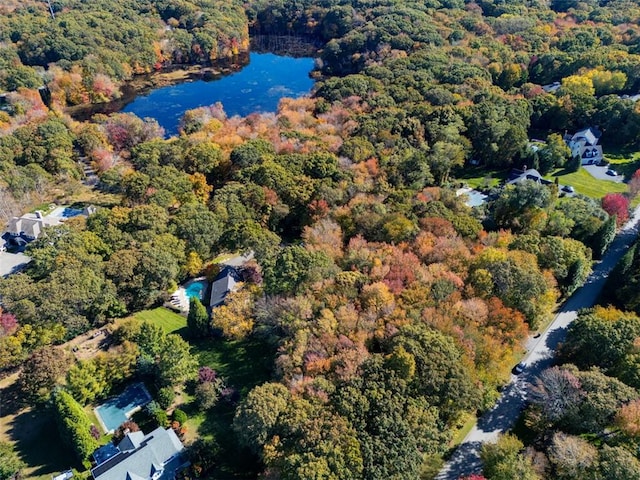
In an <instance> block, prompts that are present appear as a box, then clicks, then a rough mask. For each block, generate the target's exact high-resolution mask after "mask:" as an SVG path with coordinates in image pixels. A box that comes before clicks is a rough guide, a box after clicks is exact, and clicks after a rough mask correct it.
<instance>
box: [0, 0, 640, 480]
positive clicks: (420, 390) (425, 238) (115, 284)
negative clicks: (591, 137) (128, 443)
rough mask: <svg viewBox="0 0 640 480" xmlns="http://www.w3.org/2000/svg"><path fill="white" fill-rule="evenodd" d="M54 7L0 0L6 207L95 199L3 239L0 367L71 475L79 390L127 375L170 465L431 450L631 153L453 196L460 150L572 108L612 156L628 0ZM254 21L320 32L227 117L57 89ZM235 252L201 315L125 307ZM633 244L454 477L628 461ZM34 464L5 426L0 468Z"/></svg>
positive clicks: (442, 442)
mask: <svg viewBox="0 0 640 480" xmlns="http://www.w3.org/2000/svg"><path fill="white" fill-rule="evenodd" d="M52 10H53V15H52V14H51V12H50V11H49V9H48V8H47V5H46V3H45V2H36V1H28V2H24V4H22V3H21V2H7V3H6V5H4V6H2V7H0V13H2V15H1V16H0V38H1V39H2V42H1V43H0V91H4V92H5V94H4V95H3V96H2V101H3V102H4V103H2V104H1V105H0V107H1V108H0V218H2V219H3V221H8V220H9V219H10V218H11V217H12V216H14V215H20V214H22V213H24V212H26V211H32V210H35V209H36V208H39V205H42V204H48V203H50V202H51V201H56V202H60V203H69V204H76V205H77V204H81V205H87V204H93V205H97V206H98V207H99V208H98V210H97V212H96V213H95V214H93V215H91V216H89V217H88V218H86V219H84V218H81V217H78V218H75V219H70V220H68V221H66V222H65V223H64V224H62V225H59V226H55V227H51V228H48V229H46V230H45V231H44V233H43V234H42V235H41V236H40V237H39V238H38V239H37V240H35V241H33V242H31V243H30V244H29V245H28V247H27V250H26V254H27V255H28V256H29V257H31V259H32V260H31V261H30V263H29V264H28V265H27V266H26V268H25V269H24V270H22V271H20V272H19V273H15V274H12V275H10V276H7V277H6V278H3V279H0V308H1V310H0V373H1V375H0V376H2V377H4V378H9V377H10V376H11V375H16V376H17V377H16V378H17V380H16V383H15V385H14V387H13V389H14V390H11V391H12V392H14V391H15V398H13V400H12V401H13V402H15V403H16V404H17V405H19V406H20V408H22V407H25V406H36V407H37V408H38V409H41V410H42V411H44V412H46V415H47V416H48V417H47V418H50V419H51V422H52V424H53V423H55V425H56V426H57V429H58V430H59V436H60V438H61V439H62V440H63V443H64V445H65V446H66V447H65V448H67V454H68V458H69V462H74V463H73V465H74V468H75V472H76V475H77V476H79V477H80V478H90V474H89V471H88V470H87V468H88V466H89V465H90V455H91V453H92V452H93V450H94V449H95V448H96V447H97V446H99V445H101V444H103V443H105V442H109V441H111V438H110V437H108V438H107V437H106V436H103V435H101V433H100V432H97V431H95V426H94V427H92V426H91V421H90V418H89V417H88V416H87V411H88V410H91V406H92V405H95V404H96V402H98V401H101V400H103V399H105V398H107V397H109V396H110V395H112V394H114V393H119V392H120V391H121V390H122V388H123V387H124V386H125V385H127V384H128V383H129V382H131V381H132V380H133V379H136V380H140V381H143V382H144V383H145V384H146V385H147V386H148V387H149V389H150V391H151V392H152V395H153V396H154V402H152V404H150V406H149V407H148V408H146V409H145V410H144V412H143V413H142V414H141V415H140V416H139V417H136V419H135V420H136V421H135V422H134V423H133V424H132V425H128V426H125V427H126V428H130V429H131V428H141V429H143V430H144V431H145V432H146V431H148V430H149V429H150V428H153V427H155V426H170V427H172V428H174V430H175V431H176V432H177V433H178V434H179V435H180V436H181V438H183V439H184V440H185V442H186V443H187V444H188V450H189V458H190V459H191V463H192V468H191V469H190V470H189V471H188V472H186V473H185V474H184V475H185V478H262V479H272V478H273V479H276V478H282V479H314V480H321V479H322V480H325V479H326V480H337V479H351V478H352V479H367V480H377V479H389V478H394V479H416V478H421V479H430V478H433V477H434V475H435V474H436V473H437V471H438V470H439V468H440V467H441V465H442V463H443V461H444V459H445V458H446V457H447V456H448V455H450V453H451V448H452V447H454V446H455V444H456V442H459V441H460V439H459V438H458V437H459V435H460V432H462V431H464V427H465V425H466V424H468V422H469V421H470V419H473V418H474V417H475V415H476V414H477V413H481V412H483V411H486V410H487V409H489V408H490V407H491V406H492V405H493V404H494V402H495V401H496V399H497V398H498V397H499V395H500V390H501V388H502V387H503V386H504V385H505V384H506V383H507V382H509V381H510V377H511V373H510V372H511V369H512V367H513V366H514V365H515V364H516V363H517V362H518V361H519V359H520V358H521V357H522V355H523V354H524V342H525V340H526V339H527V338H528V337H529V336H530V335H533V334H535V333H536V332H539V331H541V330H543V329H544V328H546V326H547V325H548V323H549V321H550V319H551V318H552V316H553V312H554V311H555V309H556V308H557V306H558V304H559V303H561V302H563V301H564V300H566V299H567V298H569V297H570V296H571V294H572V293H573V292H575V291H576V290H577V289H578V288H579V287H580V286H582V285H583V283H584V282H585V280H586V279H587V277H588V275H589V274H590V272H591V270H592V265H593V262H594V261H597V260H598V259H600V258H601V257H602V255H603V254H604V253H605V252H606V251H607V249H608V248H609V246H610V244H611V242H612V241H613V239H614V236H615V233H616V229H617V228H619V227H620V226H621V225H622V224H623V223H624V222H625V221H626V219H627V218H628V217H629V212H630V208H632V206H636V205H637V202H638V198H637V194H638V192H640V174H636V175H633V176H631V175H629V181H628V184H625V185H624V186H623V188H624V191H623V192H622V193H620V191H617V192H611V193H608V194H606V195H604V194H603V195H600V196H588V195H584V194H581V193H580V192H578V193H577V194H575V195H567V194H565V193H563V191H562V190H561V189H560V187H559V184H558V183H554V182H553V181H551V182H550V184H549V185H546V184H542V183H536V182H533V181H524V182H520V183H515V184H513V185H509V186H504V187H497V186H493V187H491V186H487V187H486V191H487V193H488V194H489V201H488V202H487V203H486V204H485V205H483V206H480V207H475V208H471V207H469V206H467V204H466V203H465V198H464V196H457V195H456V189H457V188H459V187H460V186H462V185H463V184H464V182H465V180H466V179H467V178H468V177H469V172H470V171H480V172H481V175H485V174H486V175H487V179H489V175H490V172H496V171H508V170H509V169H510V168H512V167H515V168H521V167H522V166H523V165H528V166H530V167H533V168H536V169H537V170H539V171H540V172H541V173H542V174H552V173H553V174H555V173H554V172H558V171H562V172H565V171H566V172H575V171H577V170H578V169H579V168H580V165H579V163H580V162H579V159H578V161H577V162H576V159H575V158H571V153H570V151H569V149H568V148H567V147H566V145H565V144H564V141H563V139H562V134H563V133H565V132H566V131H569V132H574V131H577V130H579V129H582V128H585V127H587V126H598V128H599V129H600V130H601V131H602V132H603V135H602V144H603V146H604V148H605V152H615V153H616V154H621V155H633V152H635V151H636V150H637V149H638V147H639V146H640V107H639V106H638V105H636V103H635V102H634V100H633V99H632V98H630V97H631V96H633V95H635V94H637V93H639V92H640V75H639V72H640V51H639V48H640V45H639V43H638V42H639V41H640V27H639V26H638V25H639V21H640V7H638V5H637V4H636V3H635V2H631V1H627V0H613V1H610V2H595V1H573V0H552V1H551V2H538V1H529V2H523V1H521V0H507V1H491V0H486V1H485V0H478V1H466V2H463V1H459V0H443V1H438V0H431V1H426V2H417V1H414V0H409V1H399V0H358V1H355V0H350V1H348V0H322V1H311V0H296V1H290V2H284V1H281V0H268V1H267V0H249V1H247V2H244V3H243V2H238V1H236V0H180V1H165V0H144V1H125V0H120V1H105V0H99V1H92V2H84V1H80V0H54V1H52ZM250 34H256V35H258V34H259V35H288V36H300V37H302V38H307V39H313V41H314V42H320V43H321V44H322V48H321V49H320V51H319V52H318V60H317V72H316V76H317V78H318V81H317V82H316V86H315V88H314V91H313V92H312V94H311V95H310V96H308V97H304V98H299V99H283V100H282V101H281V102H280V105H279V107H278V110H277V112H272V113H255V114H251V115H249V116H247V117H228V116H227V115H226V114H225V111H224V106H223V105H220V104H213V105H210V106H205V107H201V108H198V109H195V110H190V111H187V112H185V114H184V116H183V117H182V120H181V124H180V134H179V135H177V136H174V137H170V138H166V137H165V135H164V131H163V130H162V128H161V127H160V126H159V125H158V123H157V122H156V121H154V120H153V119H148V118H147V119H140V118H137V117H135V116H134V115H132V114H126V113H113V114H109V115H104V114H100V115H95V116H94V117H93V118H92V119H91V120H90V121H86V122H79V121H75V120H73V119H72V118H71V117H70V116H69V115H68V114H67V113H66V110H65V109H66V107H67V106H69V105H76V104H87V103H100V102H105V101H108V100H110V99H113V98H116V97H118V96H119V95H120V91H121V90H120V89H121V87H122V86H124V85H126V82H128V81H129V80H130V79H131V78H133V77H134V76H136V75H140V74H147V73H150V72H153V71H160V70H163V69H164V68H167V67H170V66H176V65H185V64H196V65H203V66H207V65H212V64H216V62H222V61H227V59H233V56H234V55H235V54H237V53H239V52H242V51H245V50H247V49H248V47H249V36H250ZM553 82H558V84H557V87H558V88H557V89H555V90H554V91H547V90H545V89H544V88H543V86H547V85H549V84H553ZM39 89H40V90H39ZM43 90H44V91H45V92H47V93H46V94H42V91H43ZM531 138H543V139H544V142H543V143H542V146H541V147H540V148H535V149H534V148H531V142H530V139H531ZM80 158H83V159H87V161H89V162H90V163H91V165H92V168H94V169H95V171H96V172H97V173H98V176H99V183H98V185H97V186H96V187H95V188H89V187H87V186H86V185H84V184H83V183H82V180H83V172H82V168H81V165H80V163H79V161H78V160H79V159H80ZM632 165H634V168H636V169H637V168H638V166H635V164H632ZM631 173H632V174H633V171H632V172H631ZM246 252H253V254H254V259H253V260H251V261H250V262H249V263H247V264H245V265H244V266H243V267H242V269H241V271H240V273H241V275H242V283H243V287H242V289H240V290H239V291H238V292H236V293H233V294H231V295H229V296H228V297H227V300H226V301H225V303H224V305H222V306H220V307H217V308H215V309H214V311H213V315H212V319H211V320H210V319H209V316H208V314H207V311H206V307H209V305H207V304H206V301H205V302H204V303H205V304H204V305H203V304H202V303H201V302H200V301H197V300H194V301H192V304H191V307H190V314H189V316H188V318H186V319H183V320H184V322H185V324H184V328H183V329H180V330H176V331H166V330H164V329H163V328H162V327H161V326H160V324H159V323H158V322H155V321H154V320H153V319H152V320H140V319H139V318H137V317H136V316H135V315H136V314H139V313H141V312H149V311H152V312H153V311H154V310H149V309H152V308H155V307H158V306H159V305H162V304H163V303H165V302H167V301H168V300H169V299H170V294H171V293H172V292H173V291H175V290H176V288H177V285H178V284H181V283H183V282H184V281H185V280H188V279H191V278H194V277H201V276H204V277H206V278H209V279H212V278H215V276H216V275H217V273H218V269H219V267H218V265H217V264H216V263H217V261H216V259H217V258H218V257H219V256H220V255H221V254H237V253H246ZM639 255H640V253H638V247H637V246H636V247H632V248H631V249H630V250H629V251H628V252H627V254H626V255H625V257H624V258H623V261H622V262H621V263H620V265H618V266H617V267H616V269H615V270H614V272H613V274H612V275H611V277H610V279H609V283H608V286H607V287H606V289H605V294H604V296H603V298H602V299H601V304H602V305H601V306H596V307H594V308H593V309H590V310H585V311H582V312H581V313H580V316H579V318H578V320H576V321H575V322H574V323H573V324H572V325H571V326H570V328H569V331H568V337H567V341H566V342H565V343H564V344H563V346H562V349H561V351H560V352H559V354H558V358H557V365H556V366H554V367H553V368H551V369H549V370H547V371H545V372H543V374H542V375H541V376H540V377H539V378H537V379H536V380H535V382H534V384H533V385H532V388H531V391H532V395H531V398H530V403H529V405H528V407H527V409H526V410H525V411H524V413H523V415H522V418H521V420H520V422H519V424H518V427H517V428H516V430H515V431H514V432H513V434H509V435H505V436H503V437H501V438H500V440H499V441H498V443H496V444H494V445H488V446H486V447H485V448H484V449H483V451H482V454H481V456H482V461H483V474H482V475H475V476H472V477H469V479H470V480H473V479H475V480H478V479H482V478H486V479H487V480H502V479H504V480H507V479H513V478H523V479H547V478H548V479H551V478H554V479H555V478H559V479H594V480H596V479H597V480H608V479H611V480H613V479H622V478H624V479H635V478H638V479H640V460H639V459H638V446H639V445H640V443H639V442H640V427H639V426H638V425H639V419H638V415H639V412H640V408H639V406H640V390H639V389H640V380H639V378H640V377H639V376H638V368H639V365H638V358H639V357H638V345H639V339H640V319H639V317H638V315H639V314H640V306H639V305H640V301H639V299H638V293H637V288H636V287H637V283H638V281H640V280H639V276H640V259H639V258H638V256H639ZM132 316H133V317H132ZM93 329H107V330H108V331H109V332H110V335H111V337H112V339H113V340H112V344H111V345H110V346H109V348H108V349H107V350H106V351H104V352H101V353H99V354H98V355H97V356H95V357H94V358H91V359H86V360H77V359H75V358H74V357H72V356H70V355H71V354H70V352H69V351H68V350H67V349H66V348H65V345H68V344H67V342H72V341H73V340H74V339H75V338H77V337H78V336H80V335H83V334H85V333H86V332H89V331H93ZM225 355H226V356H225ZM252 355H253V357H252ZM212 358H215V359H218V360H216V361H217V362H218V363H217V364H215V363H214V362H213V361H212V360H211V359H212ZM219 358H223V361H219ZM233 358H241V359H243V362H244V363H242V362H239V363H237V364H236V363H233V362H232V361H231V360H230V359H233ZM251 361H253V362H254V363H251ZM229 364H232V365H233V367H234V369H235V368H236V367H238V371H234V370H233V369H230V368H228V365H229ZM216 365H221V367H219V366H216ZM225 365H226V367H227V369H226V370H225ZM213 367H216V368H213ZM240 367H242V368H240ZM247 368H248V369H249V370H251V369H253V371H250V372H248V373H247V372H245V371H244V370H243V369H247ZM0 385H2V384H0ZM3 390H4V389H3ZM4 397H5V398H7V396H4ZM3 406H4V405H3ZM123 431H124V427H123V428H122V429H120V430H118V431H116V438H122V435H123ZM0 433H3V432H0ZM32 467H35V466H34V465H30V464H29V462H28V455H27V453H26V452H25V450H24V447H23V445H21V444H20V443H19V442H14V441H11V438H8V436H7V435H5V434H4V433H3V435H2V436H0V479H15V478H18V477H17V475H19V474H20V472H23V474H24V472H32V471H33V470H29V469H30V468H32ZM47 473H51V472H47ZM47 478H48V477H47Z"/></svg>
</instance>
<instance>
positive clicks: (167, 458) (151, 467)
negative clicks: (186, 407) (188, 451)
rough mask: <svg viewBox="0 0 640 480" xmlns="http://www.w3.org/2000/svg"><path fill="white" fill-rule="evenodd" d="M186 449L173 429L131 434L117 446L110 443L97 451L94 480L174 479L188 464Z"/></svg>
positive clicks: (93, 469) (93, 470)
mask: <svg viewBox="0 0 640 480" xmlns="http://www.w3.org/2000/svg"><path fill="white" fill-rule="evenodd" d="M183 450H184V446H183V445H182V442H180V439H179V438H178V437H177V436H176V434H175V432H174V431H173V430H172V429H170V428H167V429H166V430H165V429H164V428H162V427H158V428H156V429H155V430H154V431H152V432H151V433H148V434H147V435H145V434H144V433H142V432H131V433H128V434H126V435H125V436H124V438H123V439H122V440H121V441H120V443H119V444H118V445H117V446H116V447H114V446H113V445H110V444H108V445H105V446H103V447H100V448H99V449H98V450H96V451H95V452H94V454H93V457H94V459H95V461H96V463H97V465H96V466H95V467H93V468H92V469H91V475H93V478H94V480H173V479H174V478H175V475H176V473H177V472H178V471H179V470H181V469H182V468H184V467H185V466H186V465H187V463H186V461H185V460H184V458H183V457H182V455H181V452H182V451H183Z"/></svg>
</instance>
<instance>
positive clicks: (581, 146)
mask: <svg viewBox="0 0 640 480" xmlns="http://www.w3.org/2000/svg"><path fill="white" fill-rule="evenodd" d="M601 136H602V132H601V131H600V130H598V129H597V128H596V127H589V128H585V129H583V130H580V131H579V132H576V133H574V134H573V135H568V134H567V135H565V136H564V141H565V142H566V144H567V146H568V147H569V148H570V149H571V156H572V157H574V158H575V157H580V164H581V165H593V164H594V163H596V164H597V163H600V162H601V161H602V159H603V155H602V145H598V142H599V141H600V137H601Z"/></svg>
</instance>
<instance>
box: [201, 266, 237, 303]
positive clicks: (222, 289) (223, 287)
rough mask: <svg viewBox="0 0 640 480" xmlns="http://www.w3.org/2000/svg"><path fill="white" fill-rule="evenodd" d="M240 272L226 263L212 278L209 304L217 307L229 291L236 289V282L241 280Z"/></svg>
mask: <svg viewBox="0 0 640 480" xmlns="http://www.w3.org/2000/svg"><path fill="white" fill-rule="evenodd" d="M241 280H242V279H241V278H240V274H239V273H238V270H236V269H235V268H234V267H232V266H229V265H226V266H225V267H224V268H223V269H222V270H220V273H219V274H218V275H217V276H216V278H214V279H213V282H212V284H211V296H210V297H209V306H210V307H211V308H214V307H217V306H219V305H222V304H223V303H224V300H225V298H227V295H229V293H231V292H235V291H236V290H237V289H238V283H240V282H241Z"/></svg>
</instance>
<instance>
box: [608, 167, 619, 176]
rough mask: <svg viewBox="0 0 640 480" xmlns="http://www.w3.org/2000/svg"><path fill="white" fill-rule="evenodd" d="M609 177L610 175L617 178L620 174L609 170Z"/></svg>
mask: <svg viewBox="0 0 640 480" xmlns="http://www.w3.org/2000/svg"><path fill="white" fill-rule="evenodd" d="M607 175H610V176H612V177H617V176H618V172H616V171H615V170H613V169H611V168H610V169H609V170H607Z"/></svg>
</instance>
